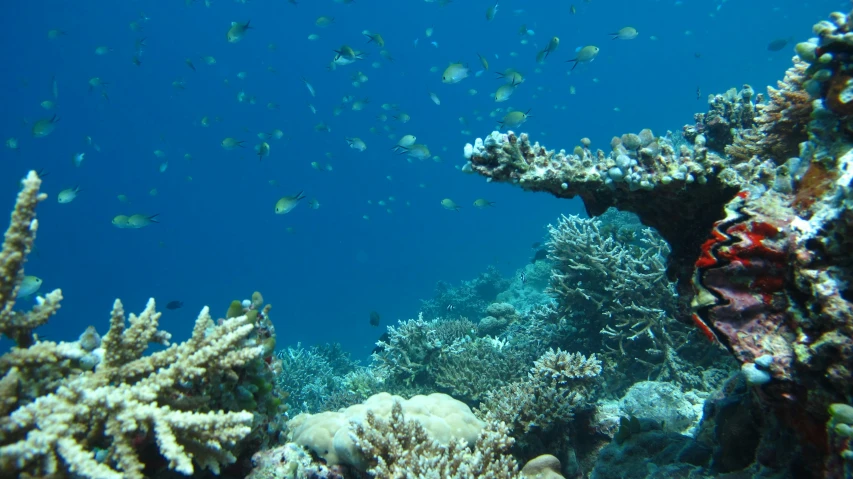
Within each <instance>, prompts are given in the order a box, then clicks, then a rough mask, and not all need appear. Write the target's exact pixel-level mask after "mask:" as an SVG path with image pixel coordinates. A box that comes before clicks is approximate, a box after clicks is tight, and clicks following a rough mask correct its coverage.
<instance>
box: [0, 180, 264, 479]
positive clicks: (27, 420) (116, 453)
mask: <svg viewBox="0 0 853 479" xmlns="http://www.w3.org/2000/svg"><path fill="white" fill-rule="evenodd" d="M39 185H40V180H39V179H38V177H37V176H36V175H35V173H32V172H31V173H30V174H29V176H28V177H27V178H26V179H25V180H24V182H23V186H24V188H23V189H22V191H21V193H20V194H19V196H18V201H17V203H16V205H15V211H14V213H13V214H12V224H11V226H10V227H9V230H8V231H7V232H6V241H5V242H4V244H3V250H2V251H0V270H2V278H0V332H2V333H3V334H5V335H7V336H9V337H11V338H12V339H15V340H16V344H17V345H16V346H15V347H13V348H12V349H11V350H10V351H9V352H7V353H6V354H4V355H3V356H2V357H0V409H2V411H0V412H2V413H3V414H2V416H0V476H2V477H21V478H32V477H41V478H62V477H88V478H109V479H119V478H130V479H137V478H138V479H141V478H143V477H144V474H143V468H144V464H143V461H142V459H141V458H140V456H139V455H138V451H137V445H138V442H136V441H139V440H141V439H145V438H153V439H156V442H157V445H158V447H159V450H160V453H161V454H162V456H163V457H165V458H166V460H167V462H168V467H169V468H170V469H173V470H175V471H177V472H180V473H183V474H192V473H193V472H194V470H195V467H194V464H193V463H195V464H197V465H199V466H201V467H202V468H207V469H210V470H212V471H213V472H218V471H219V468H220V465H222V464H230V463H232V462H234V460H235V457H234V455H233V454H232V453H231V452H230V449H231V447H232V446H234V445H235V443H236V442H237V441H239V440H240V439H242V438H243V437H245V436H246V435H247V434H248V433H249V432H250V431H251V427H250V426H251V424H252V420H253V414H252V413H251V412H247V411H239V412H223V411H218V412H216V411H211V412H194V411H188V410H181V409H182V407H181V404H182V398H183V397H185V396H186V395H185V394H184V391H185V388H187V387H188V386H190V385H193V384H198V383H200V382H204V381H211V382H213V381H224V380H225V378H227V377H228V376H229V375H233V374H234V372H233V368H235V367H238V366H242V365H244V364H246V363H247V362H248V361H251V360H253V359H255V358H257V357H258V356H259V355H260V353H261V347H260V346H257V345H254V344H252V343H251V341H250V340H247V339H246V338H247V336H248V335H249V333H250V332H251V331H252V330H253V329H254V325H253V324H252V323H251V322H250V321H249V320H248V318H247V317H246V316H240V317H237V318H231V319H228V320H225V321H224V322H223V323H222V324H220V325H218V326H217V325H214V323H213V320H212V318H211V317H210V315H209V314H208V310H207V308H204V309H203V310H202V312H201V314H200V315H199V317H198V320H197V321H196V324H195V328H194V329H193V334H192V337H191V338H190V339H189V340H188V341H187V342H185V343H182V344H180V345H172V346H170V347H169V348H167V349H165V350H163V351H160V352H157V353H154V354H152V355H149V356H143V354H144V352H145V349H146V348H147V345H148V343H150V342H158V343H167V342H168V334H166V333H163V332H161V331H158V329H157V325H158V319H159V316H160V315H159V313H157V312H156V311H155V309H154V301H153V300H149V302H148V305H147V306H146V308H145V310H144V311H143V312H142V313H141V314H140V315H139V316H136V315H133V314H131V315H130V317H129V318H128V322H129V325H128V324H126V320H125V315H124V310H123V308H122V305H121V303H120V302H119V301H116V302H115V305H114V307H113V312H112V316H111V320H110V331H109V332H108V333H107V334H106V335H105V336H104V339H103V343H102V348H101V349H96V350H95V351H92V352H89V351H88V350H87V349H84V348H83V347H81V345H80V343H79V342H76V341H75V342H60V343H55V342H50V341H38V340H37V339H36V338H35V337H34V335H33V334H32V329H33V328H35V327H37V326H39V325H41V324H44V323H45V322H46V321H47V320H48V318H49V317H50V316H51V315H52V314H53V313H54V312H55V311H56V310H57V309H58V308H59V300H60V299H61V298H62V295H61V292H60V291H59V290H56V291H54V292H51V293H49V294H48V295H47V297H45V298H41V297H40V298H38V299H37V306H36V307H35V308H34V310H33V311H30V312H27V313H23V312H15V311H12V308H13V306H14V304H15V301H16V299H17V293H18V289H19V285H20V281H21V278H23V269H22V265H23V263H24V260H25V258H26V254H27V253H28V252H29V251H30V250H31V249H32V244H33V240H34V238H35V231H36V229H37V226H38V223H37V221H36V220H35V205H36V204H37V203H38V201H41V200H43V199H44V198H45V196H44V195H41V194H39ZM96 352H98V354H97V356H98V357H101V358H102V360H101V361H100V364H99V365H98V366H97V367H96V368H95V369H94V370H90V368H85V367H83V366H82V365H83V363H84V362H87V361H83V359H84V358H88V359H89V360H91V357H90V355H91V354H93V353H96Z"/></svg>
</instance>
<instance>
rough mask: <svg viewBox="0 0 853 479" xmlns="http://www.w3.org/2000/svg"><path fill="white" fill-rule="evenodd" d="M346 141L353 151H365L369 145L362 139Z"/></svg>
mask: <svg viewBox="0 0 853 479" xmlns="http://www.w3.org/2000/svg"><path fill="white" fill-rule="evenodd" d="M346 140H347V144H348V145H349V147H350V148H352V149H353V150H358V151H364V150H366V149H367V144H366V143H365V142H364V140H362V139H361V138H347V139H346Z"/></svg>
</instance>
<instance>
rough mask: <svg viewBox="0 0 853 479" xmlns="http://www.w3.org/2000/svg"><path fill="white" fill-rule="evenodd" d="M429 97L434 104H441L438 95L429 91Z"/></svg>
mask: <svg viewBox="0 0 853 479" xmlns="http://www.w3.org/2000/svg"><path fill="white" fill-rule="evenodd" d="M429 99H430V100H432V102H433V103H435V104H436V105H441V100H440V99H439V98H438V95H436V94H435V93H433V92H429Z"/></svg>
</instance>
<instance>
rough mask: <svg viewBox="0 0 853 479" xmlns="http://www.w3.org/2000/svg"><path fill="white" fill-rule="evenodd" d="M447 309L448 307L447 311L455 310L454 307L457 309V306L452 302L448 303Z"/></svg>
mask: <svg viewBox="0 0 853 479" xmlns="http://www.w3.org/2000/svg"><path fill="white" fill-rule="evenodd" d="M446 309H447V311H453V310H454V309H456V306H453V305H452V304H448V305H447V308H446Z"/></svg>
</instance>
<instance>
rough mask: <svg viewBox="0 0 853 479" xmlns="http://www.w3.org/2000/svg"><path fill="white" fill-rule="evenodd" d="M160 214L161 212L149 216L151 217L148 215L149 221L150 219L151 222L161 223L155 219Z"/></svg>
mask: <svg viewBox="0 0 853 479" xmlns="http://www.w3.org/2000/svg"><path fill="white" fill-rule="evenodd" d="M158 216H160V213H157V214H153V215H151V216H149V217H148V221H150V222H152V223H159V221H157V220H155V219H154V218H156V217H158Z"/></svg>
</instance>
